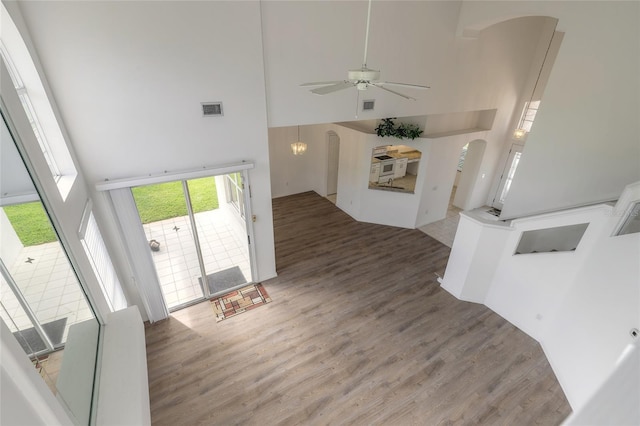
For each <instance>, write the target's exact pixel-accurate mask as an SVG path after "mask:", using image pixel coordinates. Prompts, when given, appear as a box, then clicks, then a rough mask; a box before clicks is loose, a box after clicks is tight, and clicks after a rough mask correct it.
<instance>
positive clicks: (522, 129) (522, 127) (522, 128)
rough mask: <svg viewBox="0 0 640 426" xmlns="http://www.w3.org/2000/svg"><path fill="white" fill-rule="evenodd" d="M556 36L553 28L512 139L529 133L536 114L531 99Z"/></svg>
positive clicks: (520, 137)
mask: <svg viewBox="0 0 640 426" xmlns="http://www.w3.org/2000/svg"><path fill="white" fill-rule="evenodd" d="M557 25H558V24H557V22H556V26H557ZM555 34H556V27H554V28H553V33H552V34H551V39H550V40H549V45H548V46H547V51H546V52H545V54H544V58H542V64H541V65H540V71H538V77H537V78H536V82H535V84H534V85H533V90H532V91H531V97H530V98H529V102H527V103H526V104H525V107H524V109H523V111H522V116H521V117H520V121H519V122H518V128H517V129H516V130H515V131H514V132H513V137H514V138H515V139H522V138H524V137H525V135H526V134H527V133H529V130H530V129H531V122H533V119H534V118H535V112H537V107H538V106H537V105H536V107H535V110H534V109H533V108H532V104H533V97H534V96H535V93H536V89H537V88H538V83H539V82H540V76H541V75H542V70H543V69H544V64H545V62H546V61H547V56H548V55H549V50H551V44H552V43H553V37H554V36H555ZM536 103H537V104H538V103H539V101H537V102H536ZM530 109H531V110H533V113H530V111H529V110H530ZM527 117H529V118H530V120H529V121H530V122H529V123H528V125H526V124H525V121H527Z"/></svg>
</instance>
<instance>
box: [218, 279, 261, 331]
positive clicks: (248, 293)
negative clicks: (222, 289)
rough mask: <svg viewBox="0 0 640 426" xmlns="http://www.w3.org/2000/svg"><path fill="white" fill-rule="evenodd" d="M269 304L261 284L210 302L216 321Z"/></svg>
mask: <svg viewBox="0 0 640 426" xmlns="http://www.w3.org/2000/svg"><path fill="white" fill-rule="evenodd" d="M269 302H271V298H270V297H269V295H268V294H267V291H266V290H265V289H264V287H263V286H262V284H254V285H250V286H247V287H243V288H241V289H240V290H236V291H232V292H231V293H227V294H225V295H224V296H220V297H218V298H216V299H212V300H211V306H212V307H213V312H215V314H216V321H218V322H220V321H222V320H224V319H227V318H230V317H232V316H235V315H238V314H241V313H243V312H246V311H250V310H251V309H255V308H257V307H258V306H262V305H264V304H266V303H269Z"/></svg>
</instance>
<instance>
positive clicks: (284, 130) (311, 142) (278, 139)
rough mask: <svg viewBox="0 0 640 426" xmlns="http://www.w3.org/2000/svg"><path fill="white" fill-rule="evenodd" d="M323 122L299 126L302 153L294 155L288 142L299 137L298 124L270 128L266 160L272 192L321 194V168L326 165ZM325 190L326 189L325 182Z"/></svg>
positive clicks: (276, 193) (284, 194) (280, 194)
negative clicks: (303, 146)
mask: <svg viewBox="0 0 640 426" xmlns="http://www.w3.org/2000/svg"><path fill="white" fill-rule="evenodd" d="M324 127H326V126H300V140H301V141H302V142H304V143H306V144H307V151H306V152H305V153H304V154H302V155H293V153H292V152H291V144H292V143H294V142H296V141H297V140H298V127H297V126H292V127H276V128H270V129H269V161H270V169H271V196H272V197H273V198H277V197H283V196H286V195H291V194H299V193H301V192H306V191H314V190H315V191H316V192H318V193H319V194H321V195H326V194H322V192H320V191H319V190H320V189H321V186H322V185H321V181H322V175H321V168H322V165H325V166H326V161H327V159H326V157H327V156H326V142H325V141H324V134H323V133H322V132H323V129H324ZM324 192H325V193H326V185H325V189H324Z"/></svg>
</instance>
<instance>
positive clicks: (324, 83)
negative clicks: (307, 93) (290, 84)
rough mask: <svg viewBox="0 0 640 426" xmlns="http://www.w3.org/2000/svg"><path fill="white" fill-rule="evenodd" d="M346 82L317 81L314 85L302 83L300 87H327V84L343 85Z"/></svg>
mask: <svg viewBox="0 0 640 426" xmlns="http://www.w3.org/2000/svg"><path fill="white" fill-rule="evenodd" d="M343 81H344V80H336V81H316V82H313V83H302V84H301V85H300V86H325V85H327V84H338V83H342V82H343Z"/></svg>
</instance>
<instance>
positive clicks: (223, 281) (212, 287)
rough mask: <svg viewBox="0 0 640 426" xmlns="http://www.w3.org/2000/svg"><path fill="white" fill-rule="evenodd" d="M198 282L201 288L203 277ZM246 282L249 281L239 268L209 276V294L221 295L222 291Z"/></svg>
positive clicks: (235, 267)
mask: <svg viewBox="0 0 640 426" xmlns="http://www.w3.org/2000/svg"><path fill="white" fill-rule="evenodd" d="M198 282H199V283H200V286H202V277H200V278H198ZM246 282H247V279H246V278H245V277H244V275H243V274H242V271H241V270H240V268H239V267H237V266H234V267H233V268H229V269H225V270H223V271H219V272H214V273H213V274H209V275H207V284H208V285H209V294H216V293H220V292H221V291H225V290H227V289H230V288H232V287H237V286H239V285H242V284H244V283H246Z"/></svg>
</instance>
